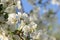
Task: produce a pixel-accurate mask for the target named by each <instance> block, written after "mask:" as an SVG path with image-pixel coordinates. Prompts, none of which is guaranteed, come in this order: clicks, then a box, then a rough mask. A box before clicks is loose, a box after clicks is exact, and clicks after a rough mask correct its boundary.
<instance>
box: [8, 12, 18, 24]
mask: <svg viewBox="0 0 60 40" xmlns="http://www.w3.org/2000/svg"><path fill="white" fill-rule="evenodd" d="M16 16H17V14H14V13H12V14H9V15H8V22H7V23H8V24H15V23H16V22H17V18H16Z"/></svg>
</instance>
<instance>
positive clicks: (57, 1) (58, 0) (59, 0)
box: [51, 0, 60, 5]
mask: <svg viewBox="0 0 60 40" xmlns="http://www.w3.org/2000/svg"><path fill="white" fill-rule="evenodd" d="M51 3H52V4H54V5H55V4H56V5H60V0H52V2H51Z"/></svg>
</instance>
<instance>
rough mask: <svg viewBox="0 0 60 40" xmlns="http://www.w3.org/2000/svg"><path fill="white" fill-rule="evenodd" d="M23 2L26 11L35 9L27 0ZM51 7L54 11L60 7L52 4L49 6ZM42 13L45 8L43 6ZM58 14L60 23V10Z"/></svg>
mask: <svg viewBox="0 0 60 40" xmlns="http://www.w3.org/2000/svg"><path fill="white" fill-rule="evenodd" d="M43 2H44V1H43ZM22 3H23V8H24V11H25V12H26V13H29V12H30V10H31V9H33V7H32V6H31V5H30V4H29V3H28V2H27V0H22ZM49 8H52V9H53V10H54V11H56V9H57V8H58V6H57V5H52V4H50V5H48V6H47V9H49ZM40 13H41V14H43V9H42V8H41V11H40ZM56 15H57V18H58V23H59V24H60V11H59V12H58V13H57V14H56Z"/></svg>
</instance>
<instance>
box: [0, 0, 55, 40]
mask: <svg viewBox="0 0 60 40" xmlns="http://www.w3.org/2000/svg"><path fill="white" fill-rule="evenodd" d="M0 5H3V7H5V9H2V10H3V11H4V12H2V11H0V12H2V14H1V16H0V40H56V38H55V37H53V36H50V35H48V34H47V32H46V31H44V30H42V29H39V30H38V24H37V21H38V20H37V19H38V17H37V15H36V13H37V10H39V8H36V9H37V10H36V9H35V10H36V11H35V10H34V11H35V12H34V14H32V13H31V14H27V13H25V12H23V13H22V12H17V13H16V7H17V8H18V9H19V10H20V9H21V8H22V6H21V4H20V0H1V4H0Z"/></svg>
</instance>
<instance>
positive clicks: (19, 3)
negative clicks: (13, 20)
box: [17, 0, 21, 9]
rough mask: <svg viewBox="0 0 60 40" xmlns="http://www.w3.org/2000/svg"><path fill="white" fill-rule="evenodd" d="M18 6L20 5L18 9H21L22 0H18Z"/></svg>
mask: <svg viewBox="0 0 60 40" xmlns="http://www.w3.org/2000/svg"><path fill="white" fill-rule="evenodd" d="M17 7H18V9H21V2H20V0H19V1H17Z"/></svg>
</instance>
